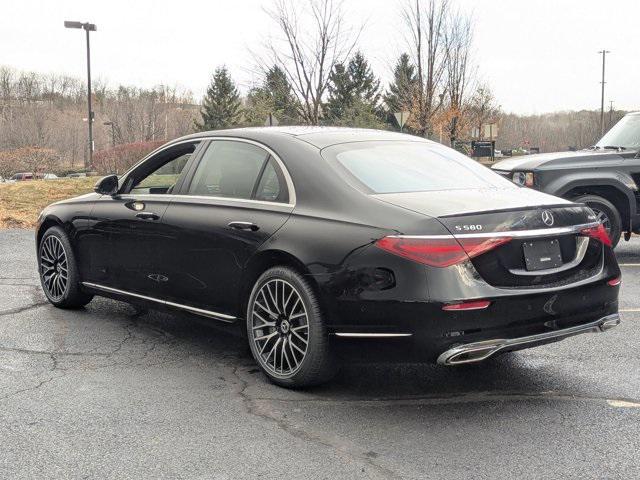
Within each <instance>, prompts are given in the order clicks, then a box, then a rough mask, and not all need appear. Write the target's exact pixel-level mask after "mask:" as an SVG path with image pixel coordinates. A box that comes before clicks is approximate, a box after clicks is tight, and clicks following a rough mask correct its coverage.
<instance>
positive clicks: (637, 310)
mask: <svg viewBox="0 0 640 480" xmlns="http://www.w3.org/2000/svg"><path fill="white" fill-rule="evenodd" d="M618 311H619V312H640V308H620V309H618Z"/></svg>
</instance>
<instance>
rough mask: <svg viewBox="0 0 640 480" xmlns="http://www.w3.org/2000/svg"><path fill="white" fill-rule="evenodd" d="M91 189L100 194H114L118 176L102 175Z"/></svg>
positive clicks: (116, 190) (116, 189) (116, 188)
mask: <svg viewBox="0 0 640 480" xmlns="http://www.w3.org/2000/svg"><path fill="white" fill-rule="evenodd" d="M93 191H94V192H96V193H99V194H100V195H115V194H116V193H117V192H118V176H117V175H107V176H106V177H102V178H101V179H100V180H98V183H96V186H95V187H93Z"/></svg>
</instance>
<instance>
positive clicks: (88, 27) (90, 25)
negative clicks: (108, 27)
mask: <svg viewBox="0 0 640 480" xmlns="http://www.w3.org/2000/svg"><path fill="white" fill-rule="evenodd" d="M64 28H82V29H84V30H87V31H89V32H95V31H96V30H97V29H98V27H96V25H95V23H88V22H87V23H82V22H70V21H69V20H65V22H64Z"/></svg>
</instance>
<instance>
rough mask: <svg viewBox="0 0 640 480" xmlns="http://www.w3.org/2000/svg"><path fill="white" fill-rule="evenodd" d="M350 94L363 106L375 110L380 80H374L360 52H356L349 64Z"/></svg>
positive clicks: (378, 100) (377, 104) (378, 99)
mask: <svg viewBox="0 0 640 480" xmlns="http://www.w3.org/2000/svg"><path fill="white" fill-rule="evenodd" d="M348 70H349V81H350V82H351V85H350V86H351V94H352V95H353V96H354V97H356V98H357V99H359V100H360V101H361V102H362V103H363V104H365V105H369V106H370V107H371V108H372V109H373V110H377V109H378V106H379V103H380V80H378V79H377V78H376V76H375V75H374V74H373V71H372V70H371V67H370V66H369V62H367V60H366V59H365V58H364V55H363V54H362V53H360V52H356V54H355V55H354V56H353V58H352V59H351V61H350V62H349V67H348Z"/></svg>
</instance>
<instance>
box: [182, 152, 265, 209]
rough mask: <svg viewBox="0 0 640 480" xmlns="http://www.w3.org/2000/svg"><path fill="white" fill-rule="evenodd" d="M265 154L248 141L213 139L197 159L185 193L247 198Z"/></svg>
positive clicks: (251, 193) (251, 191)
mask: <svg viewBox="0 0 640 480" xmlns="http://www.w3.org/2000/svg"><path fill="white" fill-rule="evenodd" d="M268 156H269V154H268V153H267V152H266V151H265V150H264V149H262V148H260V147H258V146H256V145H253V144H251V143H245V142H236V141H233V140H215V141H213V142H212V143H211V145H209V148H207V151H206V152H205V153H204V155H203V156H202V159H201V160H200V163H199V165H198V168H197V169H196V171H195V173H194V175H193V180H192V181H191V185H190V186H189V194H190V195H205V196H213V197H229V198H240V199H251V198H252V197H253V189H254V186H255V185H256V181H257V180H258V177H259V175H260V173H261V172H262V170H263V168H264V166H265V162H266V161H267V158H268Z"/></svg>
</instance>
